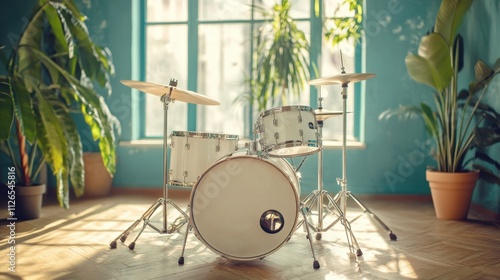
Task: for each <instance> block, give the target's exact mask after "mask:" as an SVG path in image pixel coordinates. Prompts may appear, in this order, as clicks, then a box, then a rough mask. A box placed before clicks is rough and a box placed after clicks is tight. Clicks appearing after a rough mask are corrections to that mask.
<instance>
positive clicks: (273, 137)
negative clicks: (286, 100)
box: [257, 106, 321, 157]
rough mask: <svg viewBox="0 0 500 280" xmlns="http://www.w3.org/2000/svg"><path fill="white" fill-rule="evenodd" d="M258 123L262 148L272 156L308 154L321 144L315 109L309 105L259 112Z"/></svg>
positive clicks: (316, 149)
mask: <svg viewBox="0 0 500 280" xmlns="http://www.w3.org/2000/svg"><path fill="white" fill-rule="evenodd" d="M257 127H258V132H259V138H260V140H259V142H260V144H261V146H262V150H263V151H264V152H267V153H268V154H269V156H272V157H294V156H303V155H309V154H313V153H316V152H319V149H320V147H321V144H320V141H319V134H318V124H317V121H316V118H315V117H314V111H313V109H312V108H311V107H308V106H283V107H277V108H273V109H270V110H267V111H265V112H263V113H262V114H261V115H260V116H259V119H258V125H257ZM301 134H302V135H301Z"/></svg>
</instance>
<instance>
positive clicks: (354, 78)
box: [307, 73, 375, 86]
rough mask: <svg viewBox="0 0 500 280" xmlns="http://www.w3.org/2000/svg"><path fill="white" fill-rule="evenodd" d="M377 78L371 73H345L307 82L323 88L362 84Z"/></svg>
mask: <svg viewBox="0 0 500 280" xmlns="http://www.w3.org/2000/svg"><path fill="white" fill-rule="evenodd" d="M373 77H375V74H370V73H360V74H357V73H343V74H338V75H335V76H331V77H325V78H318V79H315V80H311V81H309V82H307V83H308V84H310V85H313V86H323V85H333V84H342V85H344V84H348V83H355V82H360V81H364V80H368V79H370V78H373Z"/></svg>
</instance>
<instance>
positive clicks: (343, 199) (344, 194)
mask: <svg viewBox="0 0 500 280" xmlns="http://www.w3.org/2000/svg"><path fill="white" fill-rule="evenodd" d="M342 73H343V74H345V72H344V71H342ZM341 94H342V111H343V115H342V121H343V124H342V127H343V135H342V178H341V179H337V183H338V184H339V185H340V187H341V191H340V192H339V193H338V194H337V195H335V201H338V202H340V207H341V209H342V210H343V213H344V215H345V217H347V199H348V198H351V199H353V200H354V201H355V202H356V203H357V204H358V205H359V206H360V207H361V208H362V209H363V211H364V212H365V213H366V212H368V213H369V214H370V216H371V217H373V218H374V219H375V220H376V221H377V222H378V223H379V224H380V225H381V226H382V227H383V228H384V229H385V230H386V231H387V232H388V233H389V238H390V240H392V241H395V240H396V239H397V237H396V235H395V234H394V233H393V232H392V231H391V230H390V229H389V227H388V226H387V225H386V224H385V223H384V222H382V220H381V219H379V218H378V217H377V216H376V215H375V214H373V212H371V211H370V210H369V209H368V208H367V207H366V206H365V205H363V203H361V201H359V200H358V199H357V198H356V197H354V195H352V194H351V192H349V191H347V171H346V168H347V157H346V150H347V148H346V146H347V145H346V128H347V121H346V114H347V112H346V107H347V83H346V84H342V93H341ZM334 204H335V203H334Z"/></svg>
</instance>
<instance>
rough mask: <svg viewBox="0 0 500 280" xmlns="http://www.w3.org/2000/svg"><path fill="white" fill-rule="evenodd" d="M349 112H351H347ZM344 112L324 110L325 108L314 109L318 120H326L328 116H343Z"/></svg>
mask: <svg viewBox="0 0 500 280" xmlns="http://www.w3.org/2000/svg"><path fill="white" fill-rule="evenodd" d="M347 113H349V112H347ZM342 115H343V113H342V111H329V110H324V109H316V110H314V117H315V118H316V121H324V120H326V119H328V118H331V117H335V116H342Z"/></svg>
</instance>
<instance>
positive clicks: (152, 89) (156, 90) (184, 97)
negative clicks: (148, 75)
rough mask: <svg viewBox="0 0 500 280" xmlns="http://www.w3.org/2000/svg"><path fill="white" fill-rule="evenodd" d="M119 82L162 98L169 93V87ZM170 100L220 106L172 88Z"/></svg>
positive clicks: (146, 83) (195, 94) (197, 95)
mask: <svg viewBox="0 0 500 280" xmlns="http://www.w3.org/2000/svg"><path fill="white" fill-rule="evenodd" d="M120 82H121V83H122V84H124V85H126V86H128V87H131V88H135V89H138V90H140V91H142V92H145V93H150V94H153V95H156V96H163V95H165V94H167V93H169V92H170V86H166V85H160V84H154V83H149V82H141V81H131V80H122V81H120ZM170 98H171V99H173V100H178V101H183V102H187V103H194V104H201V105H220V103H219V102H218V101H215V100H213V99H211V98H208V97H206V96H205V95H201V94H199V93H196V92H193V91H189V90H183V89H180V88H177V87H172V94H171V95H170Z"/></svg>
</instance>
